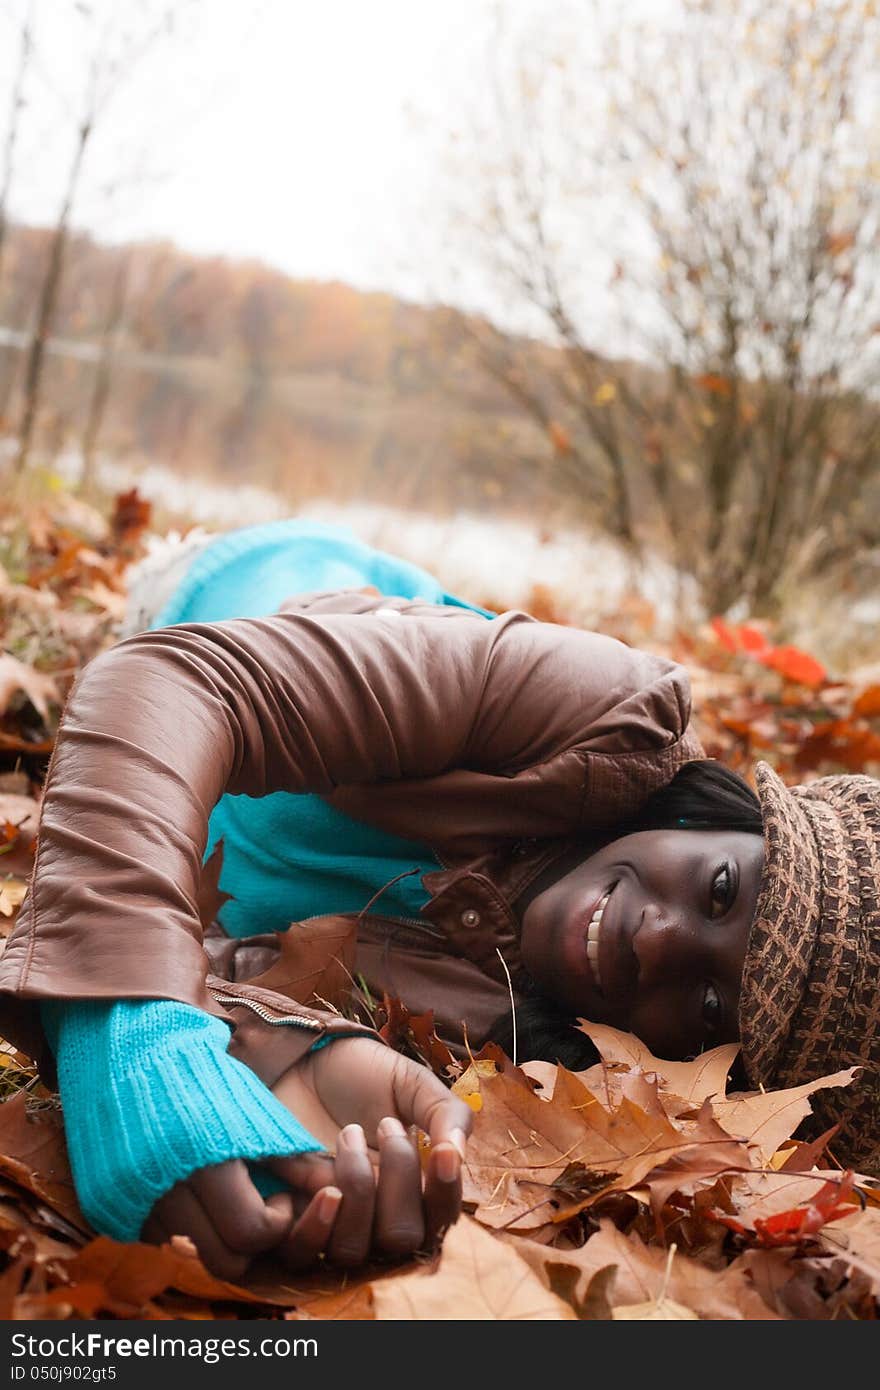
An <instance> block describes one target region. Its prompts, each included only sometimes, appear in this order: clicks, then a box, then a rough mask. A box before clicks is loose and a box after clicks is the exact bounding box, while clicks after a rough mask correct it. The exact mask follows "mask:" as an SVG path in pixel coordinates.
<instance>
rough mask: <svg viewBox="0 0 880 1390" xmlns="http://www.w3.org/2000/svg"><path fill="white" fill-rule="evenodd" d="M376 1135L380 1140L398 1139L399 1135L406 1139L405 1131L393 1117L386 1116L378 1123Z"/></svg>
mask: <svg viewBox="0 0 880 1390" xmlns="http://www.w3.org/2000/svg"><path fill="white" fill-rule="evenodd" d="M376 1133H377V1134H378V1136H379V1138H380V1139H399V1138H400V1136H401V1135H403V1137H404V1139H405V1138H406V1130H405V1129H404V1127H403V1125H402V1124H401V1123H400V1121H399V1120H398V1119H395V1117H394V1116H393V1115H386V1116H385V1118H384V1120H380V1121H379V1124H378V1126H377V1129H376Z"/></svg>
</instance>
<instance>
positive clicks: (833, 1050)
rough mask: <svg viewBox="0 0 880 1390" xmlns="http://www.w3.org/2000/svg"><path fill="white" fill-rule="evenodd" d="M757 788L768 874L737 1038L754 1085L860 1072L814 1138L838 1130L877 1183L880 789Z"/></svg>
mask: <svg viewBox="0 0 880 1390" xmlns="http://www.w3.org/2000/svg"><path fill="white" fill-rule="evenodd" d="M755 775H756V784H757V792H758V797H759V799H760V802H761V814H762V817H763V821H764V869H763V873H762V876H761V884H760V889H759V893H758V902H757V907H756V910H755V920H754V922H753V923H752V928H751V934H750V936H749V944H748V950H747V952H746V960H745V966H744V969H743V981H742V991H741V995H740V1006H739V1014H740V1037H741V1039H742V1051H743V1060H744V1062H745V1066H746V1070H747V1072H748V1076H749V1080H750V1082H751V1084H752V1085H754V1086H758V1085H764V1086H767V1087H768V1088H769V1087H773V1088H781V1087H786V1086H798V1085H801V1084H803V1083H804V1082H807V1081H811V1080H815V1079H816V1078H818V1077H820V1076H826V1075H828V1074H829V1073H831V1072H836V1071H840V1070H841V1069H842V1068H844V1067H851V1066H856V1065H858V1066H861V1067H862V1068H863V1070H862V1072H861V1073H860V1075H859V1076H858V1077H857V1079H856V1080H855V1081H854V1082H852V1083H851V1084H850V1085H849V1086H845V1087H833V1088H829V1089H828V1090H823V1091H818V1092H816V1093H815V1094H814V1095H813V1096H812V1097H811V1099H810V1104H811V1106H812V1108H813V1116H812V1118H811V1120H810V1125H809V1130H810V1132H811V1133H812V1134H814V1135H817V1134H819V1133H821V1132H822V1130H824V1129H827V1128H828V1127H829V1126H831V1125H833V1124H838V1123H839V1124H840V1125H841V1129H840V1132H839V1134H838V1135H837V1137H836V1138H835V1139H834V1140H832V1144H831V1147H832V1150H833V1152H834V1154H835V1156H836V1157H837V1158H838V1159H840V1160H841V1161H842V1162H845V1163H847V1164H849V1165H851V1166H853V1167H855V1168H856V1169H858V1170H859V1171H860V1172H863V1173H872V1174H875V1175H880V780H877V779H876V778H873V777H862V776H846V777H823V778H820V779H819V780H818V781H815V782H811V783H808V784H805V785H803V786H796V787H787V786H786V785H785V783H784V782H782V781H781V780H780V778H779V777H778V776H777V775H776V773H775V772H774V771H773V769H772V768H771V767H769V766H768V764H767V763H759V764H758V766H757V769H756V774H755Z"/></svg>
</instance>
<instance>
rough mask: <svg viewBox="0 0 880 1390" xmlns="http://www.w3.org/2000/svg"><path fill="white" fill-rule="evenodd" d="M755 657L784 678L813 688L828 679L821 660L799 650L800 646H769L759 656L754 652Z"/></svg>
mask: <svg viewBox="0 0 880 1390" xmlns="http://www.w3.org/2000/svg"><path fill="white" fill-rule="evenodd" d="M756 659H757V660H758V661H760V662H761V663H762V664H763V665H764V666H771V667H772V668H773V670H774V671H779V672H780V674H781V675H783V676H785V678H786V680H790V681H797V682H798V683H799V684H800V685H808V686H810V687H812V688H813V689H815V688H816V686H819V685H823V684H824V682H825V681H826V680H827V679H828V672H827V671H826V670H825V667H824V666H823V665H822V664H821V662H818V661H817V660H816V658H815V657H814V656H810V654H809V653H808V652H803V651H801V649H800V647H790V646H785V647H771V648H770V649H769V651H767V652H764V653H763V654H762V655H760V656H757V654H756Z"/></svg>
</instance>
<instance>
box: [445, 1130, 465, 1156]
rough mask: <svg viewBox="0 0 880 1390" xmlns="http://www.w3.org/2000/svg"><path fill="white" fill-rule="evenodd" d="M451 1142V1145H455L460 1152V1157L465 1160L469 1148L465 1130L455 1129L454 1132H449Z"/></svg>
mask: <svg viewBox="0 0 880 1390" xmlns="http://www.w3.org/2000/svg"><path fill="white" fill-rule="evenodd" d="M449 1142H450V1144H454V1145H455V1147H456V1148H457V1149H458V1152H459V1155H460V1156H461V1158H464V1153H465V1149H466V1148H467V1135H466V1134H465V1132H464V1130H463V1129H453V1130H450V1131H449Z"/></svg>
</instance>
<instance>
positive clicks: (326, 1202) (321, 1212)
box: [318, 1187, 342, 1225]
mask: <svg viewBox="0 0 880 1390" xmlns="http://www.w3.org/2000/svg"><path fill="white" fill-rule="evenodd" d="M341 1201H342V1193H341V1192H340V1190H339V1188H338V1187H325V1188H324V1190H323V1192H321V1193H320V1195H319V1197H318V1216H319V1218H320V1220H321V1221H324V1222H326V1223H327V1225H329V1224H330V1222H331V1221H332V1220H333V1218H334V1217H335V1215H336V1213H337V1212H338V1210H339V1204H340V1202H341Z"/></svg>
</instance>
